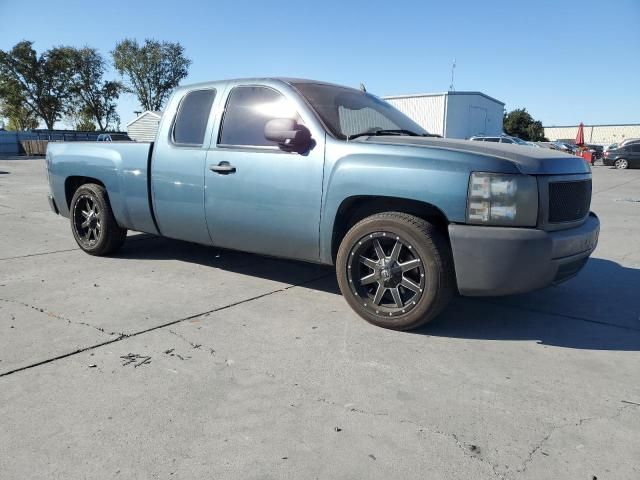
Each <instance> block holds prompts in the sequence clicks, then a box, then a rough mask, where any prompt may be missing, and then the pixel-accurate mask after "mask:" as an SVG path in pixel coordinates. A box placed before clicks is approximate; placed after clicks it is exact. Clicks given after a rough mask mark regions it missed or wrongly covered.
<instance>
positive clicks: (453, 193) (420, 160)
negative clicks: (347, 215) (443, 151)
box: [320, 153, 470, 263]
mask: <svg viewBox="0 0 640 480" xmlns="http://www.w3.org/2000/svg"><path fill="white" fill-rule="evenodd" d="M469 172H470V169H469V168H466V167H460V168H455V165H452V164H451V162H448V161H446V160H437V159H431V160H428V159H425V158H424V157H418V156H409V155H405V156H394V157H391V158H390V157H389V156H388V155H385V154H371V153H356V154H351V155H347V156H344V157H342V158H340V159H338V160H337V161H336V162H335V163H333V165H332V168H331V171H330V173H329V175H327V176H325V179H326V180H325V192H326V195H325V199H324V202H323V210H322V217H321V224H320V259H321V261H322V262H323V263H332V261H333V259H332V251H331V246H332V238H333V229H334V224H335V219H336V215H337V212H338V209H339V207H340V205H341V204H342V202H343V201H345V200H346V199H348V198H350V197H356V196H376V197H396V198H402V199H407V200H416V201H420V202H425V203H429V204H431V205H433V206H435V207H436V208H438V209H439V210H440V211H442V212H443V213H444V215H445V216H446V217H447V219H448V220H449V221H451V222H462V221H464V218H465V209H466V198H467V185H468V181H469Z"/></svg>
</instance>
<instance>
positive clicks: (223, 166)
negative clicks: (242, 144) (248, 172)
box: [209, 162, 236, 175]
mask: <svg viewBox="0 0 640 480" xmlns="http://www.w3.org/2000/svg"><path fill="white" fill-rule="evenodd" d="M209 170H211V171H212V172H216V173H219V174H220V175H229V174H230V173H236V167H234V166H233V165H231V164H229V162H220V163H219V164H218V165H209Z"/></svg>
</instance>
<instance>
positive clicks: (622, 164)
mask: <svg viewBox="0 0 640 480" xmlns="http://www.w3.org/2000/svg"><path fill="white" fill-rule="evenodd" d="M613 166H614V167H616V168H617V169H618V170H626V169H627V168H629V162H628V160H627V159H626V158H618V159H617V160H616V161H615V162H613Z"/></svg>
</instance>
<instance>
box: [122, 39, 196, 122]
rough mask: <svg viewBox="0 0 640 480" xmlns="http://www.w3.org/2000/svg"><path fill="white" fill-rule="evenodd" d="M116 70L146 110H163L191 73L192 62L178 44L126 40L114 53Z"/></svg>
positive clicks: (127, 89)
mask: <svg viewBox="0 0 640 480" xmlns="http://www.w3.org/2000/svg"><path fill="white" fill-rule="evenodd" d="M111 54H112V55H113V61H114V65H115V67H116V70H117V71H118V72H119V73H120V75H122V76H123V77H124V78H125V79H126V83H125V89H126V91H128V92H130V93H133V94H134V95H136V96H137V97H138V101H139V102H140V105H141V106H142V108H143V109H144V110H160V109H161V108H162V106H163V105H164V102H165V101H166V100H167V98H169V95H170V94H171V91H172V90H173V89H174V88H175V87H177V86H178V84H179V83H180V80H182V79H183V78H185V77H186V76H187V74H188V73H189V65H191V60H189V59H188V58H186V57H185V55H184V47H183V46H182V45H180V44H179V43H172V42H159V41H157V40H149V39H147V40H145V42H144V45H142V46H140V45H139V44H138V42H137V41H136V40H131V39H125V40H123V41H121V42H120V43H118V44H117V45H116V48H115V49H114V50H113V51H112V52H111Z"/></svg>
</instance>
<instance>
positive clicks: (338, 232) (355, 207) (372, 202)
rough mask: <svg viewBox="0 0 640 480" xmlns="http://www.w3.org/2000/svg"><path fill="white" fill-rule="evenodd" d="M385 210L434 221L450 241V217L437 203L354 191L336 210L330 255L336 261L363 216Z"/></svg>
mask: <svg viewBox="0 0 640 480" xmlns="http://www.w3.org/2000/svg"><path fill="white" fill-rule="evenodd" d="M382 212H401V213H407V214H409V215H414V216H416V217H418V218H421V219H423V220H426V221H428V222H430V223H432V224H433V225H434V226H435V227H436V228H437V229H438V230H439V231H440V232H441V233H442V234H443V235H444V237H445V238H446V239H447V242H448V241H449V233H448V228H447V227H448V225H449V223H450V222H449V220H448V219H447V216H446V215H445V214H444V212H443V211H442V210H440V209H439V208H438V207H436V206H435V205H433V204H431V203H428V202H423V201H420V200H413V199H407V198H400V197H387V196H374V195H355V196H351V197H348V198H345V199H344V200H343V201H342V203H341V204H340V206H339V207H338V210H337V212H336V215H335V218H334V221H333V231H332V237H331V259H332V261H333V262H334V263H335V260H336V256H337V254H338V248H339V247H340V243H341V242H342V239H343V238H344V236H345V235H346V234H347V232H348V231H349V229H350V228H351V227H353V226H354V225H355V224H356V223H358V222H359V221H360V220H362V219H364V218H366V217H369V216H371V215H375V214H376V213H382Z"/></svg>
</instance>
